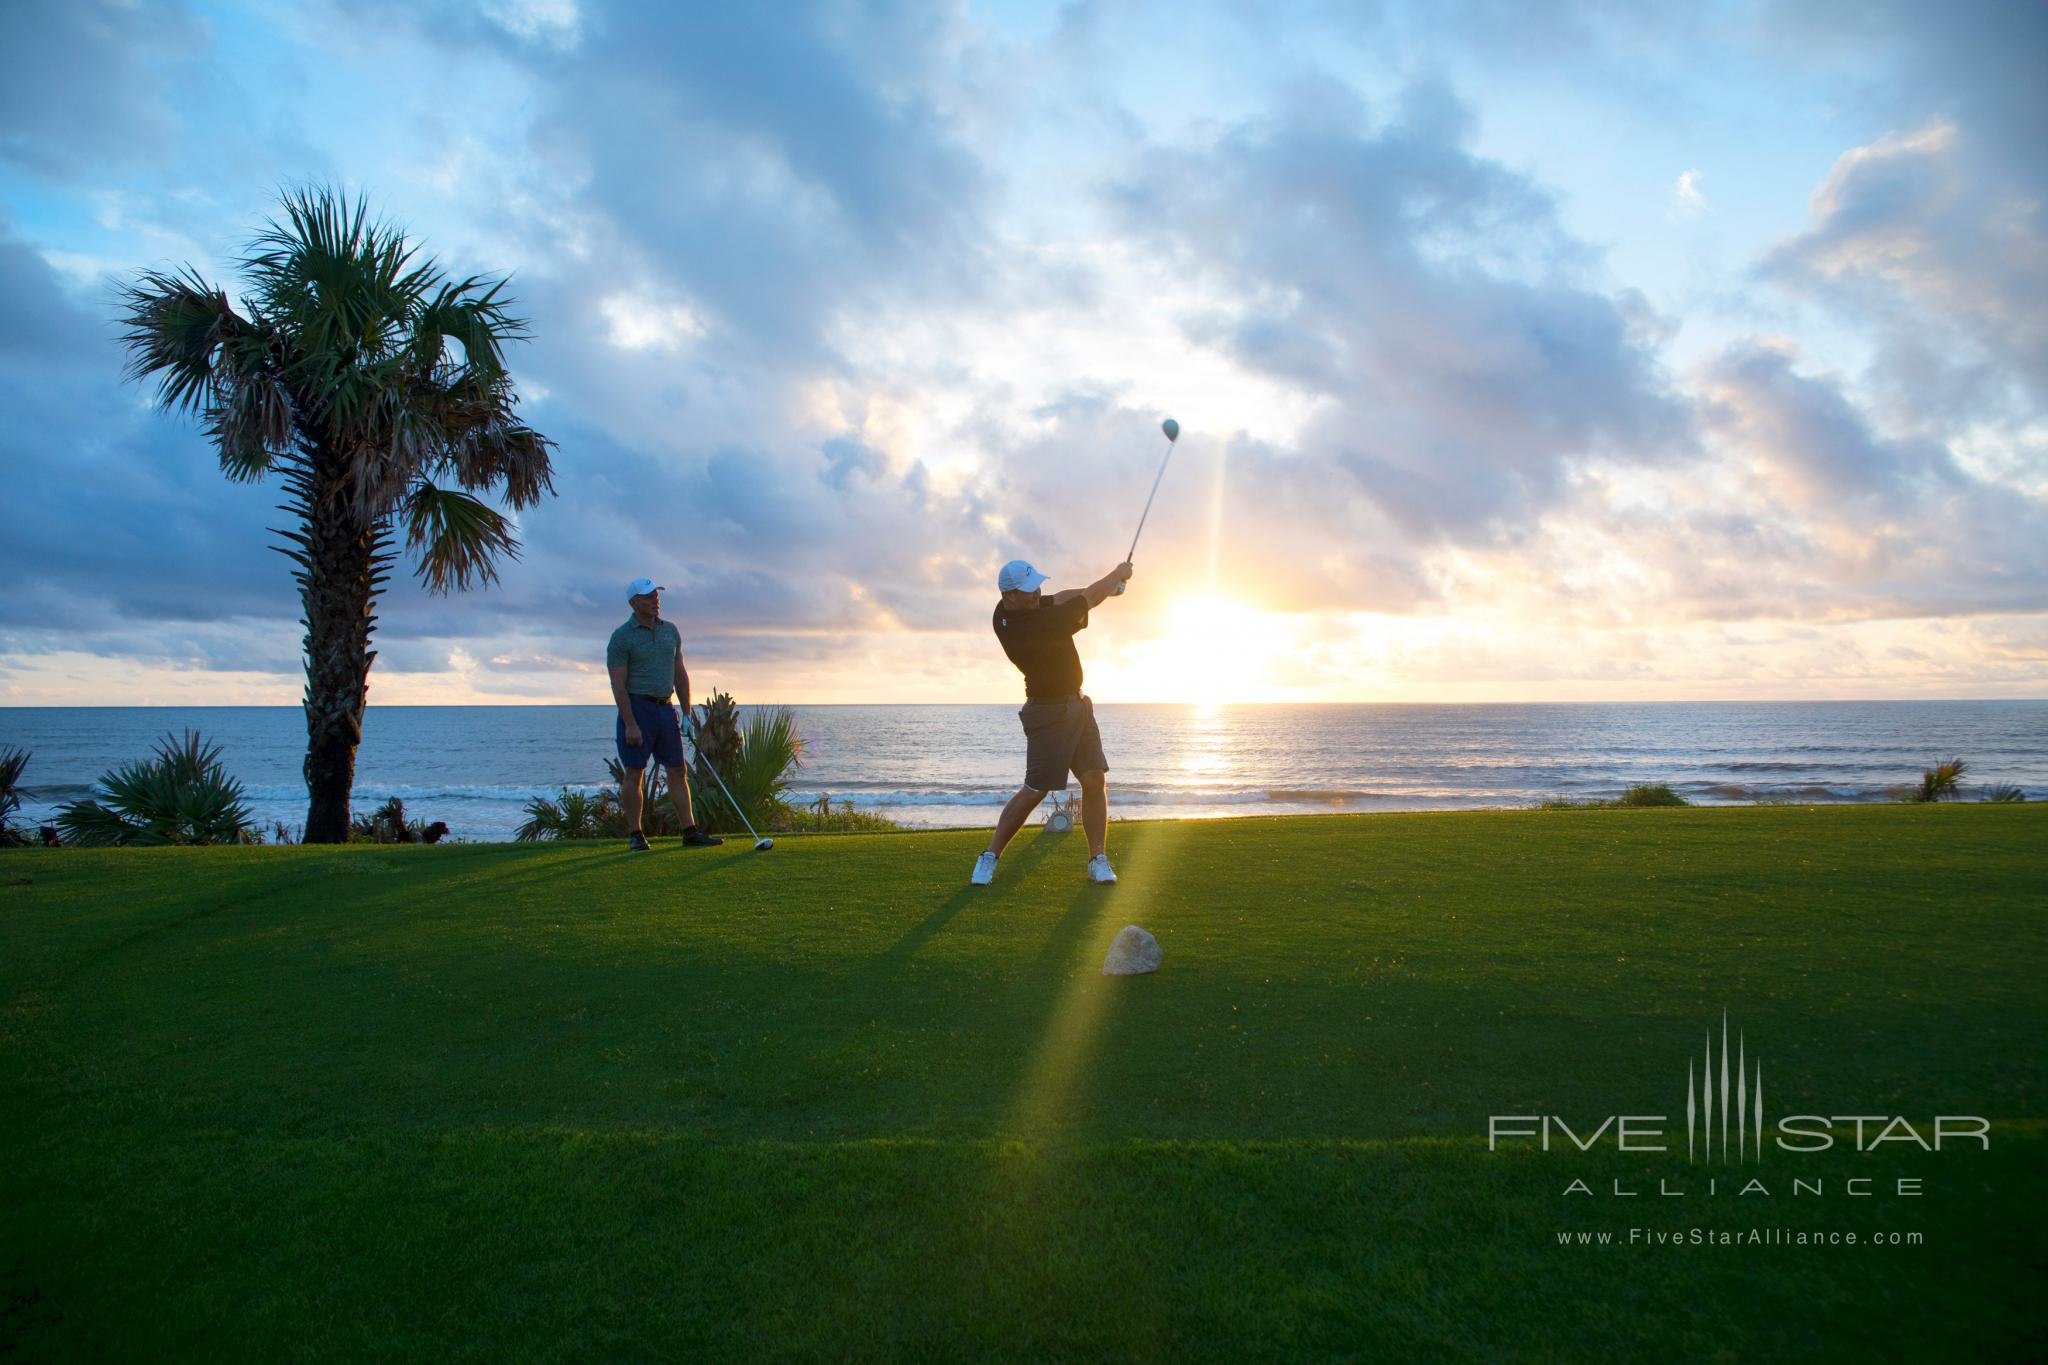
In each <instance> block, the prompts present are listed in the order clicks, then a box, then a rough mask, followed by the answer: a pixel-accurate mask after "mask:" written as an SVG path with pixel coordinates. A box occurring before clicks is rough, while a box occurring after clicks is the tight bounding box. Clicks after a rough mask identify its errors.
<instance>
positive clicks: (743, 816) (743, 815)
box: [683, 726, 761, 844]
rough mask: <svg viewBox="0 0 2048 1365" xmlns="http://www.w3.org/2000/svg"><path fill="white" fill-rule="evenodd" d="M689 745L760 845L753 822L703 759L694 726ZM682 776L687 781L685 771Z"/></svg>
mask: <svg viewBox="0 0 2048 1365" xmlns="http://www.w3.org/2000/svg"><path fill="white" fill-rule="evenodd" d="M690 743H691V745H693V746H694V747H695V748H696V750H697V757H698V758H699V759H700V760H702V761H703V763H704V769H705V771H706V772H708V773H710V774H711V780H712V781H713V782H716V783H717V784H718V789H719V790H720V791H722V792H725V804H727V805H728V806H731V807H732V810H733V814H735V815H737V816H739V818H740V823H741V824H743V825H745V826H746V827H747V833H749V834H752V835H753V836H754V842H755V843H757V844H758V843H760V842H761V836H760V835H759V834H756V833H755V832H754V822H753V821H751V820H749V819H747V813H746V812H745V811H743V810H741V809H740V803H739V802H737V801H735V800H733V799H732V793H731V792H730V791H728V790H727V789H726V785H725V779H724V778H722V777H720V776H719V775H718V769H717V768H716V767H714V766H713V765H712V763H711V760H709V759H707V758H705V757H704V746H703V745H702V744H699V743H697V731H696V728H695V727H694V726H693V727H691V730H690ZM683 776H684V778H685V779H686V780H687V779H688V777H689V773H688V772H687V771H685V772H684V774H683Z"/></svg>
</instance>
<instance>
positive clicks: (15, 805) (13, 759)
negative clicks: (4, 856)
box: [0, 749, 35, 848]
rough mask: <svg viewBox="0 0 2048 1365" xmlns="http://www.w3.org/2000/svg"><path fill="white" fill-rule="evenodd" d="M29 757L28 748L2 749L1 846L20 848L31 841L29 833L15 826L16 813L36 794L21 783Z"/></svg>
mask: <svg viewBox="0 0 2048 1365" xmlns="http://www.w3.org/2000/svg"><path fill="white" fill-rule="evenodd" d="M29 757H30V755H29V752H28V750H26V749H6V750H0V848H19V847H22V846H24V845H26V844H27V843H28V842H29V838H28V835H27V834H26V833H25V832H23V831H21V830H18V829H16V828H15V827H14V813H15V812H16V811H18V810H20V809H21V803H22V802H23V801H26V800H29V799H31V798H33V797H34V796H35V793H34V792H32V791H30V790H29V789H28V788H27V787H24V786H22V785H21V775H22V773H23V772H24V771H25V770H26V769H27V768H28V760H29Z"/></svg>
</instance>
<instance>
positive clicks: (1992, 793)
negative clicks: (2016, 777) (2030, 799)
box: [1982, 782, 2027, 805]
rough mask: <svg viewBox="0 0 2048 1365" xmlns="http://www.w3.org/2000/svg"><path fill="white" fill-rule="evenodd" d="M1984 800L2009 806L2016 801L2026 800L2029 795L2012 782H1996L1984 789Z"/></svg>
mask: <svg viewBox="0 0 2048 1365" xmlns="http://www.w3.org/2000/svg"><path fill="white" fill-rule="evenodd" d="M1982 799H1983V800H1986V801H1993V802H1996V803H1998V804H1999V805H2009V804H2011V803H2012V802H2014V801H2024V800H2026V799H2027V793H2026V792H2025V791H2024V790H2023V789H2022V788H2020V787H2016V786H2014V785H2013V784H2012V783H2010V782H1994V783H1992V784H1991V785H1990V786H1988V787H1986V788H1985V789H1984V796H1983V798H1982Z"/></svg>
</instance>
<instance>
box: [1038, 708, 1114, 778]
mask: <svg viewBox="0 0 2048 1365" xmlns="http://www.w3.org/2000/svg"><path fill="white" fill-rule="evenodd" d="M1017 719H1018V720H1020V721H1022V722H1024V785H1025V786H1027V787H1029V788H1031V789H1032V790H1033V791H1041V792H1056V791H1065V790H1066V787H1067V774H1068V773H1070V772H1072V773H1104V772H1108V771H1109V760H1108V759H1107V758H1104V757H1103V756H1102V732H1101V731H1100V730H1097V729H1096V728H1095V703H1094V702H1092V701H1090V700H1088V698H1086V697H1082V698H1080V699H1079V700H1078V701H1064V702H1062V701H1053V702H1044V701H1027V702H1025V703H1024V709H1023V710H1021V711H1019V712H1018V713H1017Z"/></svg>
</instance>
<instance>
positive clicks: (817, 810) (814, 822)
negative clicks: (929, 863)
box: [756, 795, 903, 834]
mask: <svg viewBox="0 0 2048 1365" xmlns="http://www.w3.org/2000/svg"><path fill="white" fill-rule="evenodd" d="M779 804H781V806H782V809H781V810H780V811H779V812H777V813H776V815H774V816H773V817H772V818H773V819H774V820H775V821H776V823H775V824H774V825H772V826H771V825H758V826H756V828H758V829H760V830H762V831H763V832H764V833H768V832H773V833H777V834H780V833H784V832H788V833H791V834H887V833H889V832H890V831H892V830H900V829H902V828H903V826H901V825H899V824H897V823H896V822H895V821H894V820H891V819H889V818H887V817H886V816H881V815H876V814H875V813H874V812H872V811H864V810H857V809H855V808H854V804H853V802H851V801H841V802H839V803H838V804H836V805H835V804H833V801H832V798H831V797H830V796H829V795H827V796H821V797H819V798H818V799H817V800H815V801H813V802H811V803H810V804H809V805H808V806H792V805H789V804H787V803H786V802H785V803H779Z"/></svg>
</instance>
